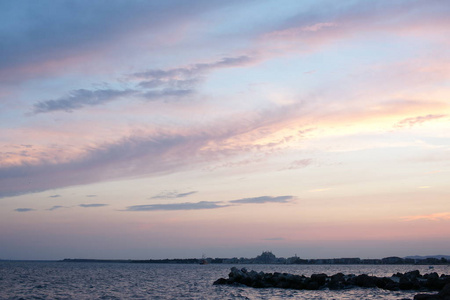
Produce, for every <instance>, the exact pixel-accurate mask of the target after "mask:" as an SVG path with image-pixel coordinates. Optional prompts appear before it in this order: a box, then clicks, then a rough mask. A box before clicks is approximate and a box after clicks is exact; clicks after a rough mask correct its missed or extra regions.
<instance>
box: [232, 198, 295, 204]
mask: <svg viewBox="0 0 450 300" xmlns="http://www.w3.org/2000/svg"><path fill="white" fill-rule="evenodd" d="M293 199H294V196H278V197H271V196H261V197H255V198H243V199H238V200H232V201H229V202H230V203H235V204H261V203H288V202H291V201H292V200H293Z"/></svg>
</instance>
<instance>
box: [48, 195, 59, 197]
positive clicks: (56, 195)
mask: <svg viewBox="0 0 450 300" xmlns="http://www.w3.org/2000/svg"><path fill="white" fill-rule="evenodd" d="M48 197H49V198H59V197H61V195H51V196H48Z"/></svg>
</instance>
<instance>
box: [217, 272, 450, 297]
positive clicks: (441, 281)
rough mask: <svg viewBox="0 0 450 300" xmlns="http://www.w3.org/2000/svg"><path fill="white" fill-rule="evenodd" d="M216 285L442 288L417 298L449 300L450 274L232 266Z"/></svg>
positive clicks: (312, 288)
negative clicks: (300, 272) (293, 270)
mask: <svg viewBox="0 0 450 300" xmlns="http://www.w3.org/2000/svg"><path fill="white" fill-rule="evenodd" d="M214 284H215V285H219V284H226V285H238V286H242V285H245V286H249V287H254V288H283V289H296V290H319V289H330V290H340V289H351V288H356V287H363V288H381V289H385V290H391V291H399V290H416V291H421V292H425V291H439V293H438V294H418V295H416V296H415V298H414V299H416V300H435V299H436V300H437V299H439V300H442V299H445V300H450V275H441V276H439V275H438V274H437V273H430V274H425V275H421V274H420V272H419V271H411V272H407V273H404V274H403V273H397V274H394V275H392V276H391V277H376V276H369V275H366V274H362V275H354V274H349V275H344V274H342V273H337V274H334V275H332V276H328V275H327V274H313V275H311V276H310V277H306V276H304V275H294V274H289V273H278V272H275V273H264V272H259V273H258V272H255V271H247V269H245V268H242V269H238V268H235V267H233V268H231V272H230V273H229V274H228V279H225V278H220V279H218V280H216V281H215V282H214Z"/></svg>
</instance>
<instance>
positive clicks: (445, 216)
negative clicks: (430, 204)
mask: <svg viewBox="0 0 450 300" xmlns="http://www.w3.org/2000/svg"><path fill="white" fill-rule="evenodd" d="M402 220H403V221H419V220H426V221H444V220H450V212H442V213H435V214H429V215H416V216H407V217H403V218H402Z"/></svg>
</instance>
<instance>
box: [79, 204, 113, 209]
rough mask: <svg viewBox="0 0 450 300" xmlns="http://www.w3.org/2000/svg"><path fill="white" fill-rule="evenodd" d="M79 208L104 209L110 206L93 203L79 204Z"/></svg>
mask: <svg viewBox="0 0 450 300" xmlns="http://www.w3.org/2000/svg"><path fill="white" fill-rule="evenodd" d="M78 206H79V207H83V208H91V207H104V206H108V204H103V203H92V204H79V205H78Z"/></svg>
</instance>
